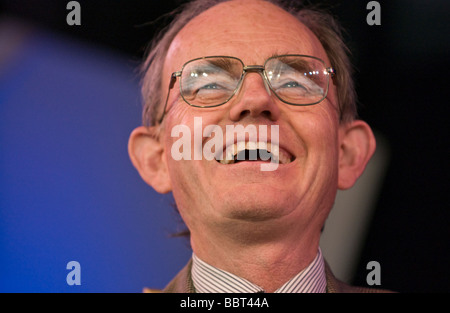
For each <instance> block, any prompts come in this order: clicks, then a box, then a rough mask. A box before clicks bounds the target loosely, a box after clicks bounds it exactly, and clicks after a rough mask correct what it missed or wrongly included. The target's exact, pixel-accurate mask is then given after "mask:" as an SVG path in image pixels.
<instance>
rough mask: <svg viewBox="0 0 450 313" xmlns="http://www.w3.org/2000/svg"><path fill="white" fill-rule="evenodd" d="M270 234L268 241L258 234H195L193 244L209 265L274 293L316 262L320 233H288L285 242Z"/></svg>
mask: <svg viewBox="0 0 450 313" xmlns="http://www.w3.org/2000/svg"><path fill="white" fill-rule="evenodd" d="M241 229H247V230H248V228H241ZM267 233H268V234H271V235H270V236H265V238H264V239H265V240H264V239H263V238H262V237H261V236H255V234H248V233H247V234H246V236H243V235H242V234H241V235H240V236H237V235H236V234H237V233H234V235H233V236H229V235H226V232H217V231H216V232H211V233H210V232H208V231H205V230H203V231H202V232H201V233H200V234H198V236H196V232H192V234H191V243H192V248H193V251H194V253H195V254H196V255H197V256H198V257H199V258H200V259H202V260H203V261H205V262H207V263H208V264H210V265H212V266H215V267H217V268H219V269H222V270H225V271H227V272H230V273H232V274H234V275H237V276H239V277H242V278H245V279H247V280H248V281H250V282H252V283H254V284H256V285H258V286H260V287H261V288H263V289H264V290H265V291H266V292H274V291H275V290H277V289H278V288H280V287H281V286H282V285H283V284H284V283H286V282H287V281H288V280H289V279H291V278H292V277H293V276H295V275H296V274H297V273H299V272H300V271H302V270H303V269H305V268H306V267H307V266H308V265H309V264H310V263H311V262H312V261H313V260H314V258H315V257H316V255H317V251H318V246H319V238H320V231H319V232H318V234H317V232H312V233H308V232H302V234H298V233H297V232H284V236H283V237H282V238H280V236H277V235H276V233H274V232H266V234H267ZM218 234H219V235H218ZM224 234H225V235H224Z"/></svg>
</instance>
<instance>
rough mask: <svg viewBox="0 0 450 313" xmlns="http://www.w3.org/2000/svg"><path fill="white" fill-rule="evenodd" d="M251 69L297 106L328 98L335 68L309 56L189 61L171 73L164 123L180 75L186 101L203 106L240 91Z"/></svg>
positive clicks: (225, 57) (212, 57)
mask: <svg viewBox="0 0 450 313" xmlns="http://www.w3.org/2000/svg"><path fill="white" fill-rule="evenodd" d="M248 72H257V73H259V74H260V75H261V77H262V78H263V81H264V84H265V86H266V90H267V91H268V92H269V94H270V90H271V91H272V92H273V93H274V94H275V95H276V97H277V98H278V99H280V100H281V101H283V102H284V103H287V104H290V105H296V106H306V105H313V104H317V103H319V102H321V101H322V100H323V99H325V98H326V96H327V93H328V86H329V81H330V76H331V77H333V76H334V75H335V70H334V69H333V68H332V67H326V66H325V62H324V61H323V60H321V59H319V58H316V57H313V56H308V55H294V54H291V55H279V56H274V57H270V58H268V59H267V60H266V61H265V62H264V65H247V66H245V65H244V63H243V62H242V61H241V60H240V59H238V58H235V57H230V56H208V57H202V58H197V59H193V60H191V61H188V62H186V63H185V64H184V65H183V67H182V69H181V71H178V72H174V73H172V75H171V79H170V84H169V90H168V92H167V98H166V103H165V105H164V111H163V114H162V116H161V119H160V120H159V123H161V122H162V120H163V118H164V115H165V112H166V107H167V102H168V99H169V95H170V90H171V89H172V88H173V86H174V84H175V81H176V79H177V77H180V94H181V97H182V98H183V100H184V101H185V102H186V103H187V104H189V105H191V106H193V107H199V108H209V107H216V106H220V105H223V104H225V103H227V102H228V101H229V100H230V99H231V98H232V97H233V96H234V95H235V94H236V93H237V92H238V91H239V88H240V87H241V85H242V82H243V81H244V76H245V74H246V73H248Z"/></svg>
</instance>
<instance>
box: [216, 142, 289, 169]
mask: <svg viewBox="0 0 450 313" xmlns="http://www.w3.org/2000/svg"><path fill="white" fill-rule="evenodd" d="M224 155H225V157H223V155H220V156H219V157H216V161H217V162H219V163H221V164H236V163H239V162H272V163H279V164H289V163H291V162H292V161H294V159H295V157H294V156H292V155H291V154H290V153H288V152H287V151H285V150H283V149H281V150H280V148H279V146H278V145H277V144H272V143H266V142H243V141H241V142H237V143H235V144H233V145H230V146H228V147H227V148H226V150H225V151H224Z"/></svg>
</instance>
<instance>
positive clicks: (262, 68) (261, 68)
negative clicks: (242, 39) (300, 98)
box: [158, 54, 336, 124]
mask: <svg viewBox="0 0 450 313" xmlns="http://www.w3.org/2000/svg"><path fill="white" fill-rule="evenodd" d="M281 57H304V58H310V59H315V60H317V61H319V62H320V63H322V65H323V67H324V69H325V72H326V75H327V83H326V90H325V92H324V94H323V97H322V98H321V99H320V100H319V101H316V102H313V103H308V104H297V103H292V102H288V101H285V100H283V99H282V98H280V96H279V95H278V94H277V93H276V92H275V91H274V90H273V89H272V85H271V84H270V82H269V79H268V77H267V73H266V64H267V62H269V61H270V60H272V59H278V58H281ZM212 58H227V59H234V60H237V61H239V62H240V63H241V64H242V74H241V77H240V79H239V82H238V84H237V86H236V89H235V90H234V92H233V93H232V94H231V96H230V97H229V98H228V99H227V100H226V101H224V102H221V103H219V104H215V105H208V106H201V105H195V104H191V103H189V101H187V100H186V99H185V98H184V95H183V91H182V89H181V82H180V84H179V85H180V87H179V88H180V95H181V97H182V98H183V100H184V102H186V103H187V104H188V105H190V106H192V107H196V108H214V107H218V106H221V105H224V104H225V103H227V102H228V101H230V100H231V99H232V98H233V97H234V95H235V94H236V93H238V91H239V90H240V88H241V85H242V82H243V81H244V78H245V75H246V74H247V73H249V72H253V73H258V74H260V75H261V77H262V78H263V81H264V85H265V86H266V88H267V87H268V88H269V89H270V90H271V91H272V92H273V94H275V96H276V97H277V98H278V99H279V100H280V101H281V102H284V103H286V104H289V105H294V106H309V105H315V104H317V103H320V102H322V101H323V100H324V99H325V98H326V97H327V95H328V90H329V85H330V77H331V78H333V77H334V76H335V75H336V70H335V69H334V68H333V67H331V66H330V67H327V66H326V65H325V61H323V60H322V59H320V58H318V57H315V56H311V55H305V54H283V55H276V56H272V57H270V58H268V59H267V60H266V61H264V65H245V64H244V62H243V61H242V60H241V59H239V58H236V57H232V56H226V55H213V56H205V57H200V58H195V59H192V60H189V61H187V62H186V63H184V64H183V66H182V68H181V70H180V71H176V72H173V73H172V74H171V75H170V82H169V88H168V91H167V97H166V101H165V104H164V110H163V113H162V116H161V118H160V119H159V121H158V123H159V124H161V123H162V121H163V119H164V116H165V114H166V108H167V103H168V101H169V96H170V91H171V90H172V89H173V86H174V85H175V82H176V80H177V78H178V77H181V75H182V73H183V71H184V69H185V67H186V66H187V65H188V64H189V63H192V62H195V61H198V60H206V59H212Z"/></svg>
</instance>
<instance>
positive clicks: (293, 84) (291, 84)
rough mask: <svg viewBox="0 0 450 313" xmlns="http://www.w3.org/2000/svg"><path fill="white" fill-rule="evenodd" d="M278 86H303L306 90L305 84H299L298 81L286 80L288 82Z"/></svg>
mask: <svg viewBox="0 0 450 313" xmlns="http://www.w3.org/2000/svg"><path fill="white" fill-rule="evenodd" d="M278 88H303V89H305V90H306V88H305V86H303V85H302V84H299V83H298V82H296V81H289V82H286V83H284V84H282V85H280V86H279V87H278Z"/></svg>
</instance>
